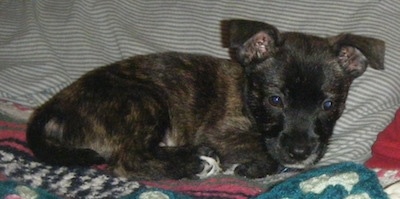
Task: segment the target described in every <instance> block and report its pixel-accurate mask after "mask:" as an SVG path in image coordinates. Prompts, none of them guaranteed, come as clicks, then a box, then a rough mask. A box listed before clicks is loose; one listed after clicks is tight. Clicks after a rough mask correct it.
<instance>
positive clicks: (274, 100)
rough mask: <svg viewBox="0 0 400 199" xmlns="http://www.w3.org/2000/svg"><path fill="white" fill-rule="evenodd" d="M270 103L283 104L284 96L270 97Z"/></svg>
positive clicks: (274, 104)
mask: <svg viewBox="0 0 400 199" xmlns="http://www.w3.org/2000/svg"><path fill="white" fill-rule="evenodd" d="M269 104H271V105H272V106H282V98H281V97H279V96H271V97H270V98H269Z"/></svg>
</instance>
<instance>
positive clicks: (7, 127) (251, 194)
mask: <svg viewBox="0 0 400 199" xmlns="http://www.w3.org/2000/svg"><path fill="white" fill-rule="evenodd" d="M30 112H31V110H30V109H27V108H24V107H22V106H19V105H16V104H12V103H7V102H1V103H0V197H1V198H352V197H353V198H387V195H386V194H385V192H384V191H383V189H382V186H381V185H380V183H379V180H378V178H377V176H376V173H375V172H373V171H371V170H369V169H367V168H366V167H364V166H362V165H358V164H354V163H341V164H335V165H331V166H328V167H322V168H318V169H314V170H311V171H308V172H305V173H303V174H299V175H296V176H294V177H291V178H289V179H287V180H284V181H283V182H282V183H280V184H278V185H276V186H273V187H271V185H273V184H275V183H276V181H280V180H283V179H285V178H287V177H288V176H291V175H294V174H292V173H286V174H281V175H276V176H269V177H267V178H264V179H257V180H249V179H244V178H239V177H235V176H230V175H221V176H216V177H212V178H208V179H205V180H163V181H135V180H128V179H125V178H120V177H115V176H113V175H111V174H109V173H107V171H106V170H105V169H104V168H105V165H103V166H98V167H93V168H82V167H55V166H49V165H45V164H42V163H40V162H38V161H37V160H36V159H35V157H34V156H33V154H32V152H31V151H30V150H29V148H28V147H27V144H26V140H25V128H26V119H27V117H28V116H29V113H30Z"/></svg>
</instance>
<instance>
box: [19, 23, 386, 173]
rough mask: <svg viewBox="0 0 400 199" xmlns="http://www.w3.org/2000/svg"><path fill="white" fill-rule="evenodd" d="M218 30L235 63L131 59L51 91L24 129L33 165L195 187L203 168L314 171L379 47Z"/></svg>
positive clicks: (256, 27) (177, 56) (377, 62)
mask: <svg viewBox="0 0 400 199" xmlns="http://www.w3.org/2000/svg"><path fill="white" fill-rule="evenodd" d="M223 24H225V25H224V26H228V32H229V33H228V36H229V41H230V47H231V48H232V49H233V51H234V52H235V54H236V61H230V60H225V59H219V58H215V57H212V56H207V55H197V54H185V53H176V52H167V53H159V54H150V55H139V56H135V57H132V58H129V59H126V60H123V61H119V62H116V63H114V64H110V65H108V66H104V67H100V68H98V69H95V70H93V71H91V72H89V73H87V74H85V75H83V76H82V77H81V78H80V79H78V80H77V81H75V82H74V83H72V84H71V85H70V86H68V87H66V88H65V89H63V90H62V91H60V92H59V93H58V94H56V95H55V96H54V97H52V98H51V99H50V100H49V101H48V102H46V103H45V104H43V105H42V106H41V107H38V108H37V110H36V111H35V112H34V114H33V115H32V117H31V118H30V121H29V124H28V128H27V140H28V144H29V146H30V148H31V149H32V151H33V152H34V154H35V155H36V157H37V158H38V159H40V160H42V161H44V162H46V163H49V164H55V165H67V166H72V165H79V166H89V165H93V164H101V163H107V164H109V165H110V169H111V170H112V171H113V172H114V173H115V174H117V175H120V176H124V177H128V178H135V179H163V178H173V179H179V178H196V177H204V176H207V175H209V174H210V172H208V171H206V172H204V171H203V169H209V165H207V163H205V161H206V162H207V161H210V160H213V159H214V160H217V161H214V162H219V163H220V166H221V167H222V168H223V169H226V168H229V167H230V166H232V165H236V167H235V169H234V173H235V174H237V175H240V176H245V177H248V178H258V177H264V176H265V175H267V174H273V173H276V172H277V171H278V167H280V166H284V167H288V168H306V167H308V166H310V165H313V164H314V163H316V162H317V161H318V160H319V159H320V158H321V157H322V156H323V154H324V152H325V151H326V148H327V145H328V143H329V138H330V137H331V135H332V130H333V127H334V125H335V122H336V120H337V119H338V118H339V117H340V115H341V114H342V112H343V110H344V108H345V100H346V97H347V93H348V90H349V86H350V84H351V82H352V81H353V80H354V79H355V78H357V77H359V76H360V75H362V74H363V73H364V71H365V70H366V68H367V67H368V66H370V67H372V68H374V69H383V57H384V48H385V47H384V42H382V41H380V40H377V39H373V38H368V37H364V36H357V35H352V34H340V35H338V36H334V37H329V38H321V37H316V36H312V35H307V34H303V33H295V32H292V33H290V32H288V33H280V32H279V31H278V30H277V28H275V27H274V26H272V25H269V24H266V23H262V22H255V21H247V20H230V21H225V22H223ZM211 170H212V171H213V172H219V171H220V170H219V169H218V168H212V169H211ZM202 171H203V172H202ZM201 174H204V175H201Z"/></svg>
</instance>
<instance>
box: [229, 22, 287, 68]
mask: <svg viewBox="0 0 400 199" xmlns="http://www.w3.org/2000/svg"><path fill="white" fill-rule="evenodd" d="M225 23H227V25H228V34H229V35H228V36H229V47H230V48H231V49H234V50H235V51H236V56H237V59H238V61H239V62H241V63H242V64H243V65H248V64H249V63H251V62H258V61H262V60H264V59H266V58H268V57H270V56H271V54H273V52H274V51H275V46H276V44H277V43H278V42H279V40H280V39H279V31H278V29H277V28H275V27H274V26H272V25H269V24H266V23H263V22H258V21H249V20H241V19H236V20H228V21H225Z"/></svg>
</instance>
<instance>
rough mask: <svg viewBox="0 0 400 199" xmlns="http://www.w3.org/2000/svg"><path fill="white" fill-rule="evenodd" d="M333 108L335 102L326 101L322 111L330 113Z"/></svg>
mask: <svg viewBox="0 0 400 199" xmlns="http://www.w3.org/2000/svg"><path fill="white" fill-rule="evenodd" d="M332 108H333V102H332V101H331V100H325V101H324V102H323V103H322V109H324V110H325V111H329V110H331V109H332Z"/></svg>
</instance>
